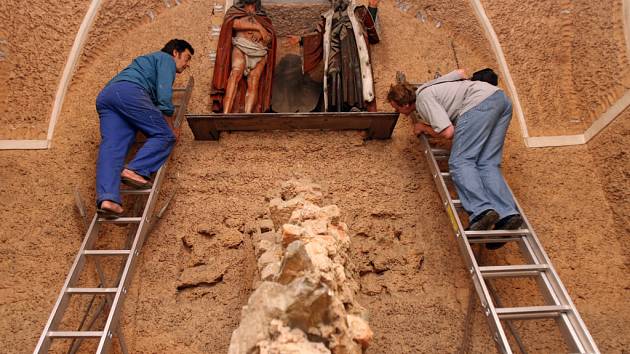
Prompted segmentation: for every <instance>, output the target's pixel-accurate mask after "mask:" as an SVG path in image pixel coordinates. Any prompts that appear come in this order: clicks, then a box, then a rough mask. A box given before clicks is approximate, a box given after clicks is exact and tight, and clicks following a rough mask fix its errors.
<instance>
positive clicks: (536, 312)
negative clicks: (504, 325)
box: [496, 306, 571, 320]
mask: <svg viewBox="0 0 630 354" xmlns="http://www.w3.org/2000/svg"><path fill="white" fill-rule="evenodd" d="M496 311H497V315H498V316H499V319H501V320H527V319H534V318H549V317H558V316H560V315H561V314H563V313H565V312H569V311H571V308H570V307H569V306H529V307H504V308H497V309H496Z"/></svg>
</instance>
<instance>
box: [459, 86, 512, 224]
mask: <svg viewBox="0 0 630 354" xmlns="http://www.w3.org/2000/svg"><path fill="white" fill-rule="evenodd" d="M511 119H512V102H510V100H509V98H507V96H506V95H505V93H504V92H503V91H497V92H495V93H494V94H492V95H491V96H490V97H488V98H486V99H485V100H484V101H482V102H481V103H480V104H478V105H477V106H476V107H474V108H472V109H470V110H468V111H466V112H464V114H462V115H461V116H460V117H459V119H458V120H457V124H456V125H455V136H454V138H453V146H452V148H451V156H450V158H449V160H448V165H449V169H450V172H451V176H452V177H453V182H455V188H456V189H457V193H458V195H459V199H460V200H461V202H462V206H463V207H464V209H465V210H466V211H467V212H468V213H469V214H470V217H471V219H472V218H475V217H476V216H478V215H479V214H481V213H482V212H483V211H485V210H487V209H494V210H495V211H496V212H497V213H499V216H500V217H501V218H504V217H506V216H509V215H514V214H518V211H517V209H516V203H515V202H514V198H513V197H512V193H510V189H509V187H508V186H507V184H506V182H505V179H504V178H503V175H502V174H501V160H502V155H503V143H504V141H505V134H506V132H507V129H508V126H509V125H510V120H511Z"/></svg>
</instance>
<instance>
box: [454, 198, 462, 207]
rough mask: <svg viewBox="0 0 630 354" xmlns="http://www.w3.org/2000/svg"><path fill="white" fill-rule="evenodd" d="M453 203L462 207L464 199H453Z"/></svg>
mask: <svg viewBox="0 0 630 354" xmlns="http://www.w3.org/2000/svg"><path fill="white" fill-rule="evenodd" d="M452 202H453V205H455V207H456V208H461V207H462V201H461V200H459V199H453V200H452Z"/></svg>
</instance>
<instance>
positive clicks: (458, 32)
mask: <svg viewBox="0 0 630 354" xmlns="http://www.w3.org/2000/svg"><path fill="white" fill-rule="evenodd" d="M395 3H396V2H395ZM401 6H402V12H403V13H404V14H405V15H408V16H410V17H414V18H415V19H416V20H417V21H418V22H420V23H423V24H424V25H425V26H431V27H435V28H436V29H438V30H439V29H443V30H446V31H448V32H449V36H448V37H449V38H450V39H452V40H453V41H454V47H455V53H456V54H452V55H451V57H450V58H442V61H441V63H440V65H438V67H439V69H440V72H441V73H442V74H445V73H447V72H448V71H450V70H453V69H456V68H457V67H456V66H457V65H456V60H455V56H457V59H458V60H457V61H459V64H460V67H463V68H464V67H465V68H468V69H470V70H477V69H480V68H481V67H477V66H471V65H470V63H469V62H468V61H467V59H466V56H468V55H470V53H471V52H474V53H475V55H476V56H477V57H478V58H479V59H481V61H482V63H481V65H482V66H483V67H490V68H493V69H495V70H496V71H498V70H497V69H498V68H497V66H496V60H495V59H494V54H493V53H492V51H491V49H490V46H489V44H488V41H487V40H486V38H485V36H484V34H483V31H482V29H481V27H480V26H479V25H478V23H477V21H476V20H474V19H475V14H474V12H473V10H472V8H471V7H470V6H469V4H468V2H467V1H438V0H410V1H404V0H403V1H401V2H400V3H399V5H398V7H401ZM401 44H402V45H403V46H405V45H406V44H405V43H401ZM409 44H410V43H409ZM449 45H450V44H449V43H448V42H446V43H444V46H445V48H444V49H447V47H448V46H449ZM410 49H411V50H412V51H413V50H415V48H414V47H413V46H411V48H410ZM436 59H437V58H436ZM432 78H433V76H430V75H427V77H425V78H423V81H424V80H428V79H432Z"/></svg>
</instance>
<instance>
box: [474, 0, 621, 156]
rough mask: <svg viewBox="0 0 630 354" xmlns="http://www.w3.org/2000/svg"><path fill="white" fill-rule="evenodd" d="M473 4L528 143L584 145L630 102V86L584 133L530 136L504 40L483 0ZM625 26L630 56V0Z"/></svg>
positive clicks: (476, 0)
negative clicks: (496, 29) (504, 49)
mask: <svg viewBox="0 0 630 354" xmlns="http://www.w3.org/2000/svg"><path fill="white" fill-rule="evenodd" d="M470 4H471V5H472V7H473V9H474V10H475V14H476V15H477V19H478V20H479V23H480V24H481V27H482V28H483V30H484V33H485V35H486V38H487V39H488V42H490V46H491V47H492V51H493V52H494V54H495V56H496V58H497V62H498V64H499V70H501V73H502V74H503V77H504V81H505V82H506V84H507V87H508V91H509V93H510V95H511V96H512V101H513V103H514V110H515V112H516V117H517V119H518V121H519V124H520V126H521V133H522V136H523V139H524V140H525V145H526V146H527V147H532V148H534V147H552V146H570V145H581V144H586V143H588V142H589V141H590V140H591V139H592V138H593V137H594V136H596V135H597V134H598V133H599V132H601V131H602V130H603V129H604V128H605V127H606V126H607V125H608V124H610V123H611V122H612V121H613V120H615V118H617V117H618V116H619V115H620V114H621V113H622V112H623V111H624V110H626V109H627V108H628V107H629V106H630V90H629V91H627V92H626V94H625V95H624V96H623V97H622V98H620V99H619V100H618V101H617V102H615V103H614V104H613V105H612V106H610V107H609V108H608V109H607V110H606V112H604V113H603V114H602V115H601V116H600V117H599V118H597V119H596V120H595V121H594V122H593V124H591V126H590V127H589V128H588V129H587V130H586V131H585V132H584V134H577V135H560V136H537V137H530V136H529V133H528V130H527V122H526V120H525V115H524V113H523V110H522V106H521V103H520V100H519V98H518V93H517V90H516V86H515V85H514V81H513V80H512V75H511V74H510V70H509V67H508V64H507V61H506V60H505V54H504V53H503V49H502V48H501V43H500V42H499V38H498V37H497V34H496V32H495V31H494V28H493V27H492V23H491V22H490V19H488V16H487V15H486V12H485V10H484V8H483V5H482V4H481V1H480V0H470ZM622 11H623V27H624V35H625V39H626V49H627V56H628V59H630V0H623V10H622Z"/></svg>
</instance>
